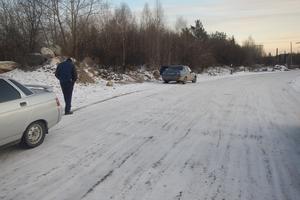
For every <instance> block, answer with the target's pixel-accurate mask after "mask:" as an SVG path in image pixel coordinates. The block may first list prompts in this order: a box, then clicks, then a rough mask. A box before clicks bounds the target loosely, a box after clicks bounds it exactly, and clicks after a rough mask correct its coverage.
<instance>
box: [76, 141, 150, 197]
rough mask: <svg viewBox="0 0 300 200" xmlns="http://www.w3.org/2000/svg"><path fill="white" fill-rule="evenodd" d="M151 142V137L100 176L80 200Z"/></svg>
mask: <svg viewBox="0 0 300 200" xmlns="http://www.w3.org/2000/svg"><path fill="white" fill-rule="evenodd" d="M152 140H153V136H150V137H148V138H147V139H146V140H145V141H144V142H143V143H142V144H140V145H139V146H137V148H136V149H135V150H134V151H133V152H131V153H130V154H129V155H127V156H126V157H125V158H124V159H123V160H122V161H121V162H120V163H119V164H118V165H117V166H116V167H115V168H113V169H111V170H110V171H109V172H107V173H106V174H105V175H104V176H102V177H101V178H100V180H98V181H97V182H96V183H95V184H94V185H92V187H90V188H89V189H88V191H87V192H86V193H85V194H84V195H82V197H81V199H85V198H86V197H87V196H88V195H89V194H90V193H92V192H93V191H94V189H95V188H96V187H98V186H99V185H100V184H101V183H103V182H104V181H106V180H107V179H108V178H109V177H110V176H112V175H113V173H114V172H115V170H117V169H119V168H121V167H122V166H123V165H124V164H125V163H126V162H127V161H128V160H129V159H130V158H131V157H132V156H133V155H135V154H136V153H137V152H138V151H139V150H140V149H141V148H142V147H143V146H144V145H145V144H147V143H148V142H151V141H152Z"/></svg>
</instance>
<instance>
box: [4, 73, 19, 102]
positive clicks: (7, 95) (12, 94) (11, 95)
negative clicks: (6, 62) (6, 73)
mask: <svg viewBox="0 0 300 200" xmlns="http://www.w3.org/2000/svg"><path fill="white" fill-rule="evenodd" d="M20 98H21V94H20V93H19V92H18V91H17V90H16V89H15V88H14V87H13V86H11V85H10V84H9V83H7V82H6V81H5V80H3V79H0V103H3V102H7V101H12V100H16V99H20Z"/></svg>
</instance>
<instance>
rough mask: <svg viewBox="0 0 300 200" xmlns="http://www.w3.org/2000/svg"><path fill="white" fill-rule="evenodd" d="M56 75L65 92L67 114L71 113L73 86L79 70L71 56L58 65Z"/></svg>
mask: <svg viewBox="0 0 300 200" xmlns="http://www.w3.org/2000/svg"><path fill="white" fill-rule="evenodd" d="M55 76H56V78H57V79H58V80H59V82H60V86H61V89H62V92H63V94H64V99H65V104H66V107H65V115H71V114H73V112H72V111H71V102H72V93H73V87H74V84H75V82H76V80H77V71H76V68H75V66H74V64H73V62H72V59H71V58H68V59H67V60H66V61H64V62H62V63H60V64H59V65H58V66H57V68H56V71H55Z"/></svg>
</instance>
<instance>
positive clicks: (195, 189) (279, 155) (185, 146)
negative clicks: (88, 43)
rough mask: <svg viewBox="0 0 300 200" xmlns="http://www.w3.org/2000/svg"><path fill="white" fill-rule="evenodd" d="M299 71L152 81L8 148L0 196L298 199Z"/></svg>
mask: <svg viewBox="0 0 300 200" xmlns="http://www.w3.org/2000/svg"><path fill="white" fill-rule="evenodd" d="M299 76H300V72H299V71H293V72H285V73H270V74H258V75H249V76H241V77H231V78H224V79H220V80H213V81H204V82H199V83H197V84H186V85H181V84H153V89H149V90H145V91H140V92H137V93H132V94H130V95H127V96H122V97H119V98H115V99H111V100H108V101H105V102H102V103H99V104H95V105H91V106H90V107H86V108H84V109H81V110H78V111H77V112H76V113H75V114H74V115H73V116H66V117H64V118H63V120H62V122H61V123H60V124H59V125H58V126H56V127H55V128H53V129H52V130H51V131H50V134H49V135H47V137H46V140H45V142H44V144H43V145H42V146H40V147H38V148H36V149H31V150H22V149H19V148H17V147H10V148H8V149H4V150H0V199H1V200H2V199H5V200H6V199H12V200H44V199H45V200H52V199H58V200H64V199H66V200H77V199H83V200H110V199H115V200H123V199H124V200H239V199H240V200H248V199H249V200H250V199H253V200H298V199H299V198H300V93H299V91H298V92H297V91H296V90H295V89H294V88H293V87H291V83H292V81H293V80H294V79H295V78H297V77H299Z"/></svg>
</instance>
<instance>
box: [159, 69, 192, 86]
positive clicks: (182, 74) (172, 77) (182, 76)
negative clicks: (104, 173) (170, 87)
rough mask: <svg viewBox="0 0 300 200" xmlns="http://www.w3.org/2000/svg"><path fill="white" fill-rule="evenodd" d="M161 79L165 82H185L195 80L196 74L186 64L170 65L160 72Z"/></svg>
mask: <svg viewBox="0 0 300 200" xmlns="http://www.w3.org/2000/svg"><path fill="white" fill-rule="evenodd" d="M162 79H163V80H164V82H165V83H168V82H170V81H176V82H181V83H183V84H185V83H186V82H187V81H192V82H193V83H196V82H197V75H196V74H195V73H193V72H192V70H191V69H190V68H189V67H188V66H184V65H171V66H168V68H166V70H165V71H164V72H163V73H162Z"/></svg>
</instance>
